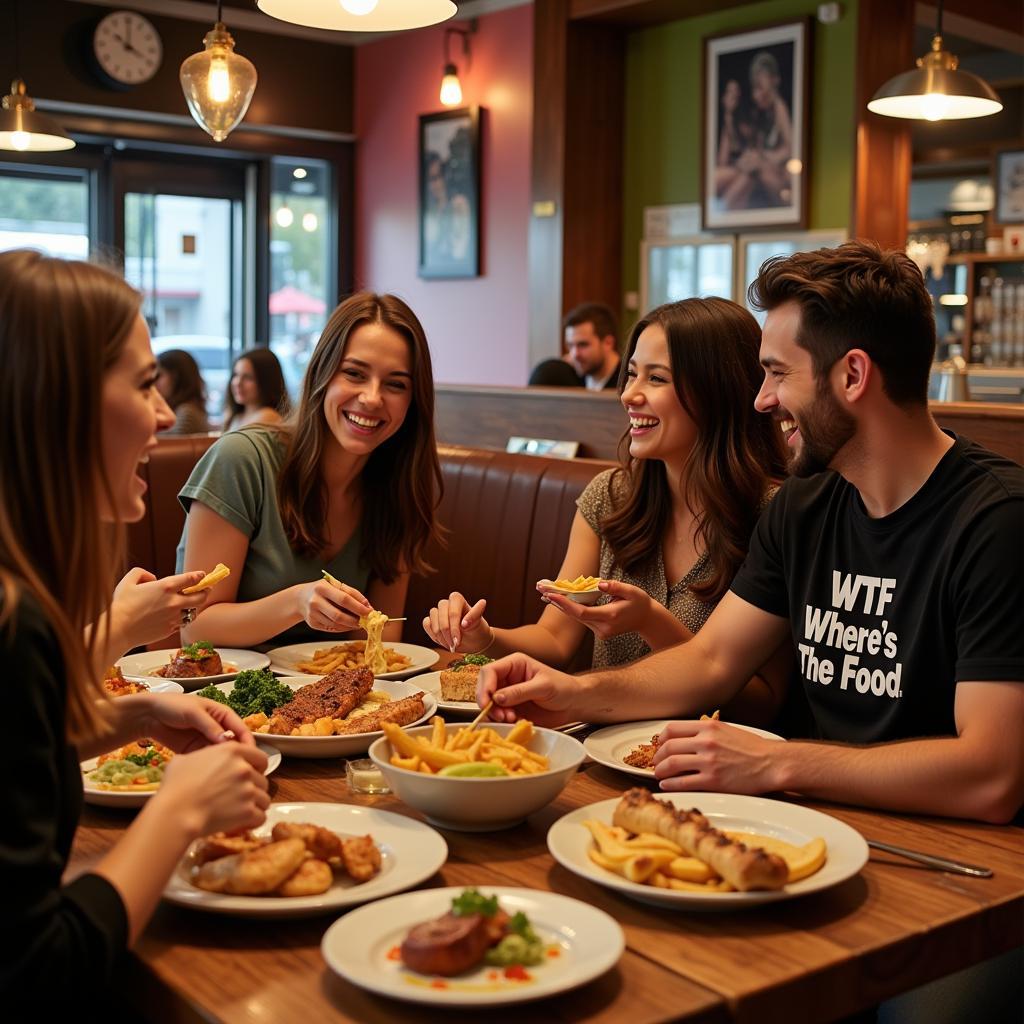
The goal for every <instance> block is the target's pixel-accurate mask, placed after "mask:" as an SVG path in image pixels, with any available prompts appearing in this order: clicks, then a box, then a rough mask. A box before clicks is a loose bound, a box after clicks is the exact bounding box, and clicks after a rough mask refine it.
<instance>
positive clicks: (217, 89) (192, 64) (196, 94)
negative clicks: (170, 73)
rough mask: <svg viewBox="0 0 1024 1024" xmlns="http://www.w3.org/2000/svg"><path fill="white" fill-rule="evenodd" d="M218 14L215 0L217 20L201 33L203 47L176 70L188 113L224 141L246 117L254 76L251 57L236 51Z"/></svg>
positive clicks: (219, 2)
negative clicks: (208, 29) (248, 57)
mask: <svg viewBox="0 0 1024 1024" xmlns="http://www.w3.org/2000/svg"><path fill="white" fill-rule="evenodd" d="M220 17H221V0H217V23H216V24H215V25H214V26H213V28H212V29H210V31H209V32H207V33H206V35H205V36H204V37H203V47H204V48H203V51H202V52H201V53H193V54H192V56H191V57H186V58H185V60H184V61H183V62H182V65H181V71H180V74H179V77H180V78H181V88H182V91H183V92H184V93H185V102H186V103H187V104H188V109H189V113H190V114H191V115H192V116H193V117H194V118H195V120H196V123H197V124H198V125H199V127H200V128H202V129H203V131H205V132H207V133H209V134H210V135H211V136H213V139H214V141H215V142H223V141H224V140H225V139H226V138H227V137H228V135H230V134H231V132H232V131H233V130H234V129H235V128H236V127H237V126H238V123H239V122H240V121H241V120H242V118H243V117H245V112H246V111H247V110H248V109H249V103H250V101H251V100H252V94H253V93H254V92H255V91H256V77H257V76H256V68H255V67H254V66H253V63H252V61H250V60H248V59H246V58H245V57H243V56H242V55H241V54H240V53H235V41H234V39H232V38H231V33H230V32H228V30H227V27H226V26H225V25H224V22H222V21H221V20H220Z"/></svg>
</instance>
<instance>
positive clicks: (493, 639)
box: [476, 622, 498, 654]
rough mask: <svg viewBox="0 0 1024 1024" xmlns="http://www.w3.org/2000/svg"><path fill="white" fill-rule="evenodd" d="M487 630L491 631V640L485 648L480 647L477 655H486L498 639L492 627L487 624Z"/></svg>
mask: <svg viewBox="0 0 1024 1024" xmlns="http://www.w3.org/2000/svg"><path fill="white" fill-rule="evenodd" d="M487 628H488V629H489V630H490V631H491V639H490V640H488V641H487V646H486V647H481V648H480V650H479V651H477V652H476V653H477V654H486V653H487V652H488V651H489V650H490V649H491V648H492V647H493V646H494V642H495V641H496V640H497V639H498V634H497V633H495V632H494V627H493V626H492V625H491V624H490V623H489V622H488V623H487Z"/></svg>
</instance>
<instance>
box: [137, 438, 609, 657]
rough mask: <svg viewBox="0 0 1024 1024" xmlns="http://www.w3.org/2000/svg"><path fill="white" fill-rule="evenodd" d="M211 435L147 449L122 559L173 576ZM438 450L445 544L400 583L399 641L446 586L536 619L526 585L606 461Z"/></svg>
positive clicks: (544, 566)
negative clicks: (185, 494) (141, 511)
mask: <svg viewBox="0 0 1024 1024" xmlns="http://www.w3.org/2000/svg"><path fill="white" fill-rule="evenodd" d="M215 440H216V437H208V436H206V435H195V436H188V437H173V438H164V439H161V441H160V443H159V444H158V445H157V447H156V448H155V449H154V450H153V452H152V453H151V455H150V459H149V462H148V463H146V464H144V466H143V467H142V470H143V475H144V478H145V479H146V482H147V484H148V485H149V486H148V490H147V491H146V499H145V500H146V515H145V517H144V518H143V519H142V520H141V521H140V522H138V523H132V524H131V525H130V526H129V527H128V554H129V564H130V565H138V566H141V567H142V568H144V569H148V570H149V571H150V572H152V573H154V574H156V575H157V576H167V575H170V574H171V573H173V572H174V557H175V549H176V547H177V544H178V541H179V540H180V538H181V531H182V527H183V525H184V522H185V514H184V511H183V509H182V507H181V505H180V503H179V502H178V491H179V490H180V489H181V487H182V486H183V485H184V483H185V481H186V480H187V479H188V476H189V474H190V473H191V472H192V468H193V466H195V464H196V462H197V461H198V460H199V458H200V457H201V456H202V454H203V453H204V452H205V451H206V450H207V448H209V446H210V445H211V444H213V442H214V441H215ZM438 456H439V458H440V461H441V469H442V472H443V474H444V498H443V500H442V502H441V506H440V508H439V509H438V518H439V520H440V523H441V525H442V527H443V528H444V532H445V538H446V544H445V546H444V547H432V548H431V549H430V550H429V551H428V552H427V561H428V562H429V563H430V565H431V566H432V567H433V571H432V572H431V573H429V574H427V575H426V576H414V577H413V578H412V580H410V583H409V595H408V598H407V600H406V612H405V614H406V616H407V617H408V621H407V622H406V623H405V630H404V638H405V639H406V640H408V641H409V642H412V643H424V642H425V639H426V638H425V637H424V634H423V629H422V625H421V623H422V619H423V617H424V615H425V614H426V612H427V610H428V609H429V608H430V607H431V606H432V605H434V604H436V603H437V601H438V600H439V599H440V598H442V597H447V596H448V594H449V593H450V592H451V591H453V590H459V591H461V592H463V593H464V594H465V595H466V596H467V597H468V598H470V599H471V600H474V601H475V600H478V599H479V598H481V597H486V598H487V609H488V610H487V613H486V614H487V619H488V621H489V622H490V623H491V624H492V625H496V626H517V625H521V624H522V623H525V622H533V621H536V619H537V617H538V616H539V615H540V612H541V610H542V608H543V605H542V604H541V601H540V598H539V596H538V594H537V591H536V589H535V586H534V584H535V583H536V581H537V580H539V579H542V578H543V577H554V575H555V574H556V573H557V572H558V570H559V568H560V567H561V564H562V557H563V555H564V553H565V547H566V544H567V542H568V539H569V529H570V527H571V525H572V520H573V515H574V514H575V511H576V499H577V498H578V497H579V495H580V493H581V492H582V491H583V489H584V487H586V485H587V484H588V483H589V482H590V480H592V479H593V477H594V476H596V475H597V474H598V473H599V472H601V471H602V470H603V469H607V468H608V467H609V466H611V465H612V463H610V462H602V461H598V460H591V459H549V458H545V457H544V456H534V455H510V454H507V453H505V452H499V451H490V450H484V449H480V448H462V447H453V446H441V447H439V448H438ZM207 568H212V566H208V567H207ZM233 568H234V567H233Z"/></svg>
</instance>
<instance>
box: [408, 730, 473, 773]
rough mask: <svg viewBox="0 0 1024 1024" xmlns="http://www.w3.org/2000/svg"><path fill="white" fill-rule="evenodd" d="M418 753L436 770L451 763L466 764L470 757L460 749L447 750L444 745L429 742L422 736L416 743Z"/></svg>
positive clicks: (424, 761) (425, 762)
mask: <svg viewBox="0 0 1024 1024" xmlns="http://www.w3.org/2000/svg"><path fill="white" fill-rule="evenodd" d="M416 753H417V754H419V755H420V759H421V760H422V762H423V763H424V764H429V765H430V767H431V768H433V769H434V771H440V770H441V769H442V768H447V767H448V765H450V764H464V763H465V762H466V761H467V760H468V758H467V757H466V755H465V754H464V753H462V751H460V750H445V749H444V747H435V746H434V744H433V743H428V742H427V741H426V740H424V739H423V737H422V736H421V737H420V738H419V742H418V743H416Z"/></svg>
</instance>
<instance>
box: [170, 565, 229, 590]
mask: <svg viewBox="0 0 1024 1024" xmlns="http://www.w3.org/2000/svg"><path fill="white" fill-rule="evenodd" d="M230 575H231V570H230V569H229V568H228V567H227V566H226V565H225V564H224V563H223V562H218V563H217V564H216V565H215V566H214V567H213V568H212V569H211V570H210V571H209V572H208V573H207V574H206V575H205V576H204V577H203V578H202V579H201V580H200V581H199V582H198V583H193V584H192V586H191V587H186V588H185V589H184V590H183V591H182V593H183V594H198V593H199V592H200V591H201V590H209V589H210V588H211V587H215V586H216V585H217V584H218V583H220V581H221V580H226V579H227V578H228V577H229V576H230Z"/></svg>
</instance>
